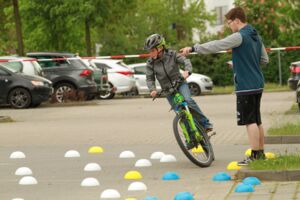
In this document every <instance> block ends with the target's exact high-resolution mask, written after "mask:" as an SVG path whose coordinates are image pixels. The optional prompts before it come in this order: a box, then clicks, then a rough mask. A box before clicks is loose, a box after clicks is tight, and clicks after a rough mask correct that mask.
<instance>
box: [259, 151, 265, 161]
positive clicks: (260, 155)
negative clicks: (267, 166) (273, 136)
mask: <svg viewBox="0 0 300 200" xmlns="http://www.w3.org/2000/svg"><path fill="white" fill-rule="evenodd" d="M257 159H258V160H266V159H267V158H266V155H265V154H264V153H263V152H260V153H259V154H258V155H257Z"/></svg>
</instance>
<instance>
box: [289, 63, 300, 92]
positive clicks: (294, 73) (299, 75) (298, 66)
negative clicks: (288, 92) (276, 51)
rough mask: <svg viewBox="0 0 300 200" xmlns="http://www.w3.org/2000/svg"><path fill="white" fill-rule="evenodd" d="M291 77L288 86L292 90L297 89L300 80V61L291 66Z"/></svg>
mask: <svg viewBox="0 0 300 200" xmlns="http://www.w3.org/2000/svg"><path fill="white" fill-rule="evenodd" d="M290 71H291V76H290V78H289V79H288V85H289V87H290V88H291V89H292V90H296V89H297V83H298V82H299V80H300V61H297V62H293V63H292V64H291V66H290Z"/></svg>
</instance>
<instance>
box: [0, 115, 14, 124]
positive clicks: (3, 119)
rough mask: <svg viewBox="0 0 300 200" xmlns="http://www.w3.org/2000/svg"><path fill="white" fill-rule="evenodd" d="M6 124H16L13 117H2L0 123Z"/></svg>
mask: <svg viewBox="0 0 300 200" xmlns="http://www.w3.org/2000/svg"><path fill="white" fill-rule="evenodd" d="M2 122H3V123H4V122H14V120H13V119H12V118H11V117H8V116H0V123H2Z"/></svg>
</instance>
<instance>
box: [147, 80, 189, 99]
mask: <svg viewBox="0 0 300 200" xmlns="http://www.w3.org/2000/svg"><path fill="white" fill-rule="evenodd" d="M182 82H183V81H182V80H181V79H178V80H176V81H174V83H173V84H172V87H171V88H168V89H163V90H161V91H160V92H158V93H157V95H156V96H155V97H153V98H152V101H154V100H155V99H156V98H158V97H160V96H161V95H162V93H164V92H168V93H170V94H173V93H174V92H176V91H177V89H178V87H179V86H180V84H181V83H182ZM173 85H174V86H173Z"/></svg>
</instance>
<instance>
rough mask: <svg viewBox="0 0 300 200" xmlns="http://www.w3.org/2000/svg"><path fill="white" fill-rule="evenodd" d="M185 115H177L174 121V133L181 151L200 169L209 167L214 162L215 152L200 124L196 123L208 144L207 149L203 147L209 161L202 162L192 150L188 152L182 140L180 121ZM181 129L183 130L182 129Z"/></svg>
mask: <svg viewBox="0 0 300 200" xmlns="http://www.w3.org/2000/svg"><path fill="white" fill-rule="evenodd" d="M183 116H184V114H182V115H176V117H175V118H174V120H173V132H174V135H175V138H176V141H177V143H178V145H179V147H180V149H181V150H182V151H183V153H184V154H185V155H186V157H187V158H188V159H189V160H190V161H191V162H192V163H194V164H195V165H197V166H199V167H202V168H204V167H209V166H210V165H211V164H212V162H213V161H214V152H213V148H212V145H211V143H210V141H209V138H208V135H207V134H206V133H205V132H204V129H203V128H202V126H201V125H200V124H198V123H196V127H197V128H198V129H199V131H200V133H201V135H202V136H203V142H204V143H205V144H206V147H203V145H201V146H202V148H203V150H204V153H205V154H206V156H207V160H206V161H201V160H199V159H196V157H195V155H194V154H193V152H192V150H188V149H187V148H186V146H185V142H184V141H183V140H182V139H181V136H180V133H179V128H180V126H179V121H180V120H182V119H183ZM180 129H181V128H180ZM183 138H184V136H183Z"/></svg>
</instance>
